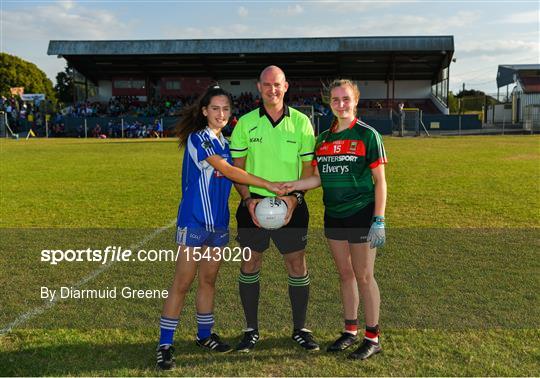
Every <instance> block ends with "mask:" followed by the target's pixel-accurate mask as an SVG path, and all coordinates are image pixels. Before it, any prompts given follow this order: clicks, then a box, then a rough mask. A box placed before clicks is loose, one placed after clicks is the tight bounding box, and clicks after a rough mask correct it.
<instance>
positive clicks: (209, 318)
mask: <svg viewBox="0 0 540 378" xmlns="http://www.w3.org/2000/svg"><path fill="white" fill-rule="evenodd" d="M213 326H214V314H213V313H209V314H199V313H197V338H198V339H199V340H203V339H206V338H207V337H209V336H210V335H211V334H212V327H213Z"/></svg>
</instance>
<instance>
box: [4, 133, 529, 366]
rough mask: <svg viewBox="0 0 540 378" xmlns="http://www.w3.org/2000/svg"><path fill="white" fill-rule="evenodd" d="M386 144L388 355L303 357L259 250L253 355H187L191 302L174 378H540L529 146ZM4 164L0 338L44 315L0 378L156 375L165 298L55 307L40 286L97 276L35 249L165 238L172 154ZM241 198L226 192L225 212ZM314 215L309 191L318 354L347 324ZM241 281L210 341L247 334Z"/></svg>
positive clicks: (88, 267) (279, 277) (67, 144)
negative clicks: (46, 259) (257, 332)
mask: <svg viewBox="0 0 540 378" xmlns="http://www.w3.org/2000/svg"><path fill="white" fill-rule="evenodd" d="M385 146H386V149H387V153H388V155H389V159H390V163H389V165H388V166H387V180H388V186H389V199H388V210H387V221H388V226H389V229H388V243H387V245H386V246H385V247H384V248H383V249H382V250H381V251H380V256H379V257H378V259H377V266H376V273H377V274H376V275H377V280H378V283H379V286H380V288H381V292H382V298H383V304H382V311H381V325H382V327H383V339H382V340H383V347H384V353H383V354H382V355H380V356H377V357H376V358H374V359H372V360H370V361H366V362H363V363H354V364H352V365H351V364H350V363H349V362H348V361H347V360H346V359H345V354H340V355H328V354H326V353H324V352H320V353H316V354H309V355H306V354H305V353H302V351H300V350H298V349H297V347H295V346H294V345H293V343H292V341H291V340H290V339H289V338H290V329H289V328H290V320H289V319H290V305H289V303H288V297H287V283H286V273H285V270H284V268H283V262H282V260H281V257H280V256H279V254H278V253H277V251H276V250H275V249H273V248H271V249H270V250H269V251H267V252H266V255H265V262H264V267H263V272H262V282H261V285H262V290H261V292H262V296H261V305H260V308H261V313H260V320H261V334H262V340H261V342H260V344H259V345H258V349H257V350H256V351H254V353H252V354H250V355H238V354H228V355H225V356H214V355H209V354H206V353H204V352H203V351H201V350H199V349H196V348H194V347H193V345H194V344H193V341H192V339H193V335H192V334H193V329H194V327H195V321H194V291H195V289H194V288H193V290H192V292H191V293H190V295H189V296H188V299H187V304H186V308H185V310H184V313H183V314H182V316H181V325H180V327H179V330H178V337H177V346H178V349H177V361H178V365H179V368H178V369H176V370H174V371H173V372H171V374H172V375H189V376H193V375H195V376H201V375H212V376H214V375H218V376H223V375H232V376H238V375H257V376H259V375H262V376H267V375H277V376H306V375H309V376H313V375H315V376H351V375H373V376H377V375H397V376H404V375H405V376H409V375H422V376H433V375H437V376H438V375H459V376H471V375H489V376H515V375H525V376H538V375H540V369H539V368H538V366H539V362H540V348H539V345H540V321H539V319H540V297H539V294H538V293H539V292H540V274H539V273H540V258H539V257H540V256H539V251H540V248H539V247H540V245H539V244H540V242H539V241H540V195H539V194H540V184H539V183H540V181H539V178H540V164H539V162H540V139H539V138H538V137H531V136H505V137H466V138H434V139H424V138H420V139H397V138H386V139H385ZM0 158H1V164H0V177H1V187H0V189H1V206H0V218H1V219H0V222H1V223H0V328H4V327H5V326H7V325H8V324H11V323H12V322H13V321H14V320H15V319H16V318H17V317H18V316H19V315H20V314H24V313H27V312H28V311H31V310H32V309H36V308H37V309H41V310H40V311H42V312H41V313H40V314H38V315H36V316H33V317H31V318H30V319H29V320H28V321H26V322H23V323H21V324H18V325H16V326H15V327H14V329H13V330H12V331H11V332H10V333H8V334H7V335H5V336H0V375H83V376H84V375H156V374H159V373H158V372H156V371H155V370H154V369H153V364H154V361H153V358H154V352H153V351H154V348H155V343H156V338H157V333H158V330H157V321H158V317H159V313H160V311H161V306H162V300H159V299H138V300H133V299H122V298H118V299H116V300H105V299H97V300H78V301H77V300H63V301H59V302H56V303H55V305H54V306H52V307H50V308H49V307H47V306H46V304H45V303H46V302H45V301H44V300H42V299H40V297H39V293H40V292H39V290H40V287H41V286H49V287H53V288H57V287H59V286H69V285H73V284H75V283H77V282H79V281H80V280H81V279H82V278H84V277H87V276H89V275H90V274H92V272H95V270H96V269H98V268H99V267H100V266H99V264H97V263H92V262H85V263H81V262H80V263H63V264H59V265H57V266H51V265H48V264H45V263H42V262H40V251H41V250H42V249H45V248H55V249H67V248H86V247H88V246H91V247H93V248H104V247H105V246H107V245H120V246H122V247H124V248H127V247H129V246H133V247H135V245H136V244H137V243H139V242H140V241H141V240H143V239H144V238H145V237H146V236H147V235H149V234H151V233H152V232H154V230H155V229H157V228H159V227H162V226H164V225H167V224H169V223H170V221H171V220H172V219H174V218H175V216H176V211H177V206H178V201H179V192H180V167H181V154H180V153H179V151H178V149H177V147H176V144H175V142H174V141H173V140H161V141H114V140H108V141H107V140H105V141H103V140H77V139H66V140H43V139H35V140H30V141H18V142H16V141H12V140H7V141H6V140H1V141H0ZM237 201H238V197H237V195H236V194H233V195H232V196H231V209H232V210H233V211H234V207H235V206H236V204H237ZM320 201H321V191H320V190H314V191H312V192H310V193H309V194H308V202H309V203H310V213H311V223H310V224H311V234H310V238H309V244H308V266H309V268H310V275H311V277H312V288H311V302H310V309H309V314H308V322H309V327H310V328H312V329H313V330H314V331H315V336H316V338H317V340H318V341H320V342H321V343H322V344H327V343H329V342H331V341H332V340H333V339H334V338H335V337H336V336H337V334H338V332H339V330H340V328H341V326H342V325H341V323H342V320H341V307H340V303H339V290H338V281H337V274H336V272H335V268H334V267H333V264H332V262H331V259H330V256H329V253H328V250H327V247H326V245H325V241H324V237H323V235H322V229H321V228H322V216H323V208H322V205H321V203H320ZM234 228H235V222H234V217H232V219H231V229H232V230H233V234H234ZM173 235H174V230H173V229H172V228H169V229H166V230H162V232H161V233H159V234H158V235H156V236H155V237H154V238H153V239H151V240H148V241H147V242H146V243H144V244H143V245H141V246H138V247H137V248H147V249H148V248H154V249H159V248H163V249H172V248H174V242H173ZM233 245H234V244H233ZM238 268H239V263H238V262H234V263H233V262H226V263H223V266H222V269H221V271H220V276H219V282H218V292H217V297H216V318H217V330H218V332H219V333H220V334H222V335H223V336H224V337H225V338H226V339H227V340H229V341H231V342H236V341H237V339H238V337H239V333H240V330H241V328H242V327H243V316H242V315H241V314H242V311H241V305H240V302H239V299H238V295H237V289H236V287H237V283H236V277H237V274H238ZM173 271H174V266H173V264H172V263H170V262H159V263H148V262H126V263H116V264H113V265H111V266H110V267H108V268H107V269H106V270H105V271H103V272H102V273H101V274H100V275H98V276H96V277H95V278H94V279H93V280H92V281H89V282H88V283H86V284H85V285H83V286H82V288H105V287H107V286H108V287H114V286H116V287H118V288H121V287H123V286H130V287H133V288H151V289H165V288H167V287H168V285H169V284H170V281H171V279H172V275H173Z"/></svg>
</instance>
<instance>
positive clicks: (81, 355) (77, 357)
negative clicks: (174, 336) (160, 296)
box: [0, 337, 320, 376]
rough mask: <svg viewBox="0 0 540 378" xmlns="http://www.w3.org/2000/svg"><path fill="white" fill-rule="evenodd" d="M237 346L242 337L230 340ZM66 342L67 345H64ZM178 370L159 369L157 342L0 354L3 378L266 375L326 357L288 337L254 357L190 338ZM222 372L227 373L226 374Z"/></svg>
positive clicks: (181, 347)
mask: <svg viewBox="0 0 540 378" xmlns="http://www.w3.org/2000/svg"><path fill="white" fill-rule="evenodd" d="M227 341H228V342H230V343H231V345H233V346H234V345H236V343H237V342H238V341H239V340H238V339H237V338H235V339H228V340H227ZM59 342H61V341H59ZM175 348H176V351H175V356H176V365H177V367H176V368H175V369H173V370H171V371H170V372H161V371H159V370H157V369H156V367H155V351H156V343H155V342H143V343H133V342H127V343H122V342H118V343H114V342H100V341H99V340H97V339H96V341H77V342H69V341H67V340H66V342H65V344H62V345H58V344H55V345H46V346H39V347H27V348H24V347H23V348H22V349H20V350H15V351H9V352H0V375H1V376H41V375H53V376H64V375H82V376H91V375H141V374H142V375H160V374H162V373H165V374H168V373H170V374H172V375H190V376H193V375H216V374H217V375H222V374H224V373H225V374H231V375H260V374H263V372H262V371H261V370H258V369H257V366H259V367H261V368H263V367H264V368H265V373H264V374H265V375H269V373H270V375H273V374H271V371H268V370H267V369H268V366H275V369H276V370H275V373H276V374H278V375H279V372H280V371H282V370H281V368H280V364H281V363H283V361H284V360H287V359H289V358H291V359H294V360H295V361H297V362H299V363H300V364H302V363H303V364H309V361H310V360H312V359H314V358H317V356H320V354H319V353H317V354H312V353H306V352H304V351H302V350H301V349H300V348H299V347H298V346H297V345H295V343H294V342H293V341H292V340H291V339H290V338H288V337H282V338H265V339H264V340H262V341H261V342H260V343H259V344H258V345H257V349H256V350H254V351H253V352H250V353H240V352H235V351H232V352H230V353H226V354H217V353H213V352H210V351H207V350H203V349H201V348H199V347H197V346H196V344H195V342H194V341H193V340H190V339H186V338H184V339H180V340H177V341H176V342H175ZM220 373H221V374H220Z"/></svg>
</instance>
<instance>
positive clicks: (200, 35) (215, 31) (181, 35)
mask: <svg viewBox="0 0 540 378" xmlns="http://www.w3.org/2000/svg"><path fill="white" fill-rule="evenodd" d="M163 33H164V38H174V39H205V38H246V36H249V38H255V37H261V36H260V35H257V33H258V32H257V31H255V30H253V29H252V28H250V27H249V26H247V25H244V24H232V25H226V26H209V27H207V28H193V27H176V28H174V27H167V28H166V29H165V30H164V32H163Z"/></svg>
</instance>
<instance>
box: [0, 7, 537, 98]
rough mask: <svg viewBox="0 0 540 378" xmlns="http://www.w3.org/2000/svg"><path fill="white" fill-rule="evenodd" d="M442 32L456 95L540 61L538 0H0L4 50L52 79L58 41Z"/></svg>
mask: <svg viewBox="0 0 540 378" xmlns="http://www.w3.org/2000/svg"><path fill="white" fill-rule="evenodd" d="M436 35H452V36H454V46H455V52H454V57H455V58H456V62H455V63H452V64H451V66H450V89H451V90H452V91H453V92H454V93H457V92H459V90H461V88H462V85H463V83H465V88H466V89H479V90H482V91H484V92H487V93H496V92H497V86H496V83H495V80H496V75H497V67H498V65H499V64H539V63H540V47H539V46H540V5H539V1H529V0H523V1H520V0H513V1H482V0H476V1H474V0H471V1H468V0H451V1H433V0H431V1H424V0H416V1H412V0H411V1H405V0H404V1H399V0H395V1H393V0H389V1H384V0H378V1H362V0H355V1H353V0H339V1H337V0H312V1H281V0H274V1H234V0H233V1H218V0H213V1H205V0H199V1H181V0H161V1H159V0H158V1H150V0H147V1H141V0H131V1H127V0H116V1H105V0H103V1H99V0H93V1H85V0H80V1H73V0H58V1H46V0H40V1H28V0H27V1H25V0H17V1H15V0H0V50H1V51H2V52H6V53H8V54H12V55H17V56H19V57H21V58H23V59H25V60H28V61H31V62H32V63H35V64H36V65H37V66H38V67H39V68H41V69H42V70H43V71H45V73H46V74H47V76H48V77H49V78H50V79H51V80H53V83H54V82H55V80H54V78H55V77H56V73H57V72H59V71H62V70H63V69H64V67H65V60H64V59H59V58H57V57H56V56H48V55H47V47H48V43H49V41H50V40H134V39H194V38H195V39H200V38H280V37H288V38H290V37H339V36H343V37H346V36H347V37H348V36H436Z"/></svg>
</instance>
